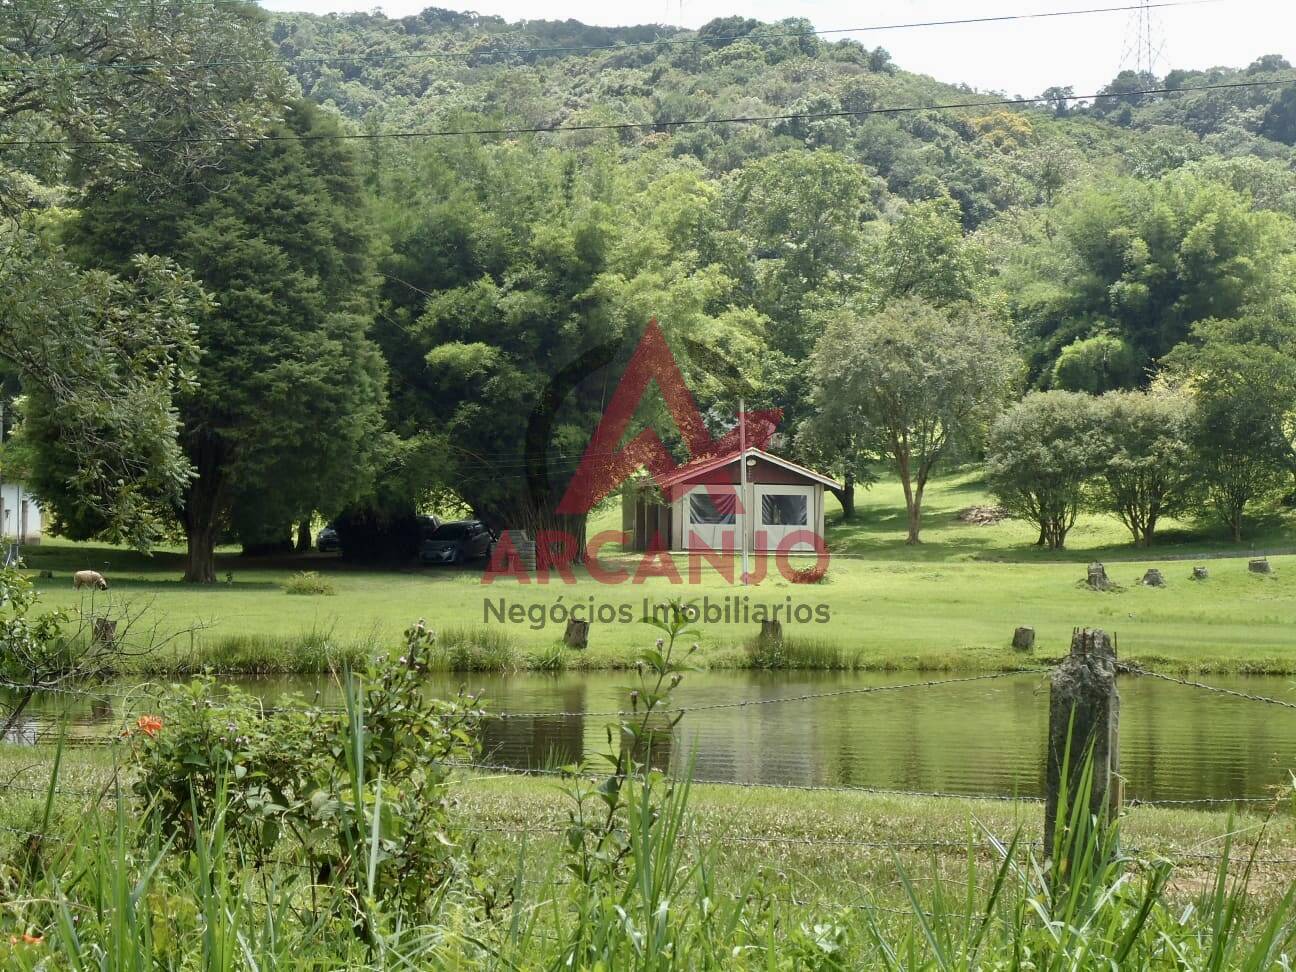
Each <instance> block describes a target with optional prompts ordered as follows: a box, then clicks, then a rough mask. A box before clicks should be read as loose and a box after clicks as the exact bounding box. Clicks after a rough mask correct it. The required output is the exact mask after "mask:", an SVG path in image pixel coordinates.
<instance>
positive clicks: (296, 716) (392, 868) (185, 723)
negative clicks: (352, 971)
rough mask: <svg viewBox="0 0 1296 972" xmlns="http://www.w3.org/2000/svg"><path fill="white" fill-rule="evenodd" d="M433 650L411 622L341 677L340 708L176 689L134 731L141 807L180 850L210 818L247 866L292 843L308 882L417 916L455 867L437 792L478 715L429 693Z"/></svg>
mask: <svg viewBox="0 0 1296 972" xmlns="http://www.w3.org/2000/svg"><path fill="white" fill-rule="evenodd" d="M431 647H432V637H431V635H430V633H429V632H428V631H427V629H426V627H425V626H424V625H423V622H421V621H420V622H419V623H418V624H417V625H416V626H415V627H413V628H411V629H409V630H408V631H407V632H406V644H405V650H404V653H403V654H401V655H400V656H399V657H398V658H390V657H385V658H382V659H380V660H378V661H376V662H374V663H373V664H372V665H371V666H370V670H369V672H368V673H367V674H366V675H365V676H364V677H360V678H357V677H353V676H348V678H347V680H346V683H345V688H346V701H347V705H346V708H345V710H343V711H336V710H335V711H330V710H325V709H322V708H319V707H318V706H314V705H306V704H304V703H303V702H301V701H300V700H289V701H288V702H286V703H284V704H281V705H280V706H278V707H276V708H275V709H273V710H265V709H263V708H262V707H261V706H259V705H258V704H257V703H256V701H255V700H254V699H252V698H251V697H250V696H248V695H246V694H244V693H242V692H241V691H239V690H237V689H234V688H224V689H223V690H222V692H221V693H220V694H219V695H218V694H217V693H216V690H215V685H214V683H213V682H212V681H211V680H210V679H208V680H199V681H195V682H193V683H191V684H190V685H188V686H183V687H180V686H177V687H175V688H173V689H172V690H171V692H170V693H169V694H168V695H166V696H165V697H164V698H163V700H162V703H161V706H160V708H159V710H158V713H157V714H156V715H149V716H145V717H141V718H140V720H139V723H138V725H137V727H136V729H135V730H134V731H133V732H132V734H131V735H132V754H133V762H134V769H135V771H136V779H135V782H134V784H133V789H134V792H135V794H136V795H137V796H138V798H139V800H140V803H141V806H142V808H143V811H144V812H145V814H146V815H148V816H149V817H151V818H152V819H153V821H155V823H156V825H157V826H158V828H159V829H160V830H161V832H162V833H164V834H165V835H167V836H168V837H169V838H170V839H171V840H173V841H174V842H175V843H176V845H178V846H180V847H184V848H191V847H194V846H195V842H196V841H198V840H199V838H200V836H201V835H202V834H203V833H204V832H207V831H209V830H210V829H211V828H212V827H213V826H216V825H217V822H219V826H220V828H221V829H222V831H223V832H224V834H225V835H227V838H228V839H229V841H230V842H231V843H232V844H234V845H235V846H237V847H238V848H240V850H241V851H242V853H243V854H244V855H246V856H247V857H248V858H250V859H251V860H253V861H255V862H261V861H266V860H269V859H271V858H272V856H277V854H278V852H279V848H280V845H281V844H284V843H287V844H290V845H293V846H292V849H291V850H292V851H295V852H296V853H297V854H300V855H301V857H303V858H304V859H305V861H306V862H307V864H308V866H309V870H310V872H311V873H313V874H315V875H316V879H315V880H316V883H319V884H333V885H335V886H337V887H338V889H339V890H341V891H342V892H343V893H345V894H346V895H348V896H353V897H354V898H355V900H357V901H363V900H365V899H366V897H368V898H372V899H374V900H378V901H387V902H396V903H399V904H400V905H402V906H404V907H414V908H418V907H420V906H421V905H423V904H424V903H426V902H427V901H428V900H429V898H430V896H432V895H434V894H435V893H436V891H437V889H439V888H441V887H443V886H444V885H445V883H446V882H447V881H449V880H450V879H451V878H452V877H453V875H454V873H455V871H456V869H457V867H458V862H457V860H456V859H455V857H454V855H453V848H454V840H453V839H452V834H453V827H452V821H451V819H450V802H449V799H448V797H447V796H446V792H445V790H446V787H445V784H446V782H447V779H448V776H449V774H450V772H451V769H450V764H451V763H453V762H455V761H456V760H458V761H462V760H463V759H466V758H470V757H472V756H473V755H474V754H475V751H476V749H475V743H474V739H475V732H474V730H475V728H476V726H477V723H478V721H479V719H480V715H481V712H480V709H479V708H478V707H477V704H476V700H475V699H474V698H472V697H465V696H460V697H459V698H458V699H455V700H453V701H440V700H430V699H427V698H425V696H424V692H423V688H422V684H423V681H424V676H425V675H426V673H427V670H428V666H427V660H428V655H429V654H430V651H431ZM288 856H292V853H291V851H290V852H289V854H288ZM360 930H361V931H363V929H360Z"/></svg>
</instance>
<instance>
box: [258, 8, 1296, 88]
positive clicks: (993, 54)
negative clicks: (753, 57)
mask: <svg viewBox="0 0 1296 972" xmlns="http://www.w3.org/2000/svg"><path fill="white" fill-rule="evenodd" d="M262 2H263V6H265V7H266V8H267V9H270V10H300V11H308V12H311V13H328V12H343V11H352V10H375V9H377V10H382V12H383V13H385V14H387V15H388V16H390V17H401V16H406V15H408V14H413V13H418V12H419V11H420V10H422V9H423V8H424V7H426V6H440V7H447V8H450V9H456V10H459V9H464V10H468V9H471V10H475V11H476V12H477V13H479V14H497V15H499V16H501V17H504V18H506V19H508V20H520V19H523V18H526V19H543V20H566V19H568V18H571V19H574V20H580V21H583V22H585V23H589V24H600V25H604V26H622V25H627V24H645V23H655V24H670V25H673V26H683V27H689V28H695V27H699V26H701V25H702V24H704V23H706V22H707V21H708V20H711V19H713V18H715V17H724V16H731V15H735V14H736V15H739V16H744V17H753V18H756V19H758V20H764V21H771V20H780V19H782V18H784V17H805V18H807V19H808V20H810V21H811V22H812V23H813V24H814V25H815V27H816V28H817V29H819V30H833V29H838V28H860V27H876V26H878V25H887V24H901V23H912V22H914V21H930V20H948V19H953V18H968V17H986V16H1000V15H1016V14H1032V13H1045V12H1053V11H1065V10H1080V9H1086V8H1093V7H1121V6H1128V5H1130V4H1132V3H1136V2H1137V0H871V2H870V0H864V2H859V0H854V2H852V0H796V2H794V0H619V2H614V3H609V2H608V0H472V3H471V5H470V6H462V7H461V6H459V5H457V4H456V2H455V0H437V2H435V3H433V2H428V0H381V2H378V3H374V2H372V0H370V2H369V3H365V2H363V0H262ZM1151 2H1152V3H1154V4H1155V3H1156V2H1158V0H1151ZM1148 17H1149V19H1150V20H1151V23H1152V27H1153V29H1152V31H1151V34H1152V37H1153V48H1154V54H1155V61H1154V64H1155V69H1156V72H1157V73H1158V74H1165V72H1166V71H1168V70H1169V69H1171V68H1205V67H1212V66H1216V65H1225V66H1230V67H1245V66H1246V65H1247V64H1250V63H1251V62H1252V61H1254V60H1255V59H1256V58H1257V57H1259V56H1260V55H1262V54H1282V55H1284V56H1285V57H1286V58H1287V59H1288V60H1290V61H1292V62H1293V63H1296V2H1294V0H1192V2H1191V4H1190V5H1186V6H1166V7H1162V8H1160V9H1153V10H1151V11H1150V13H1149V14H1148ZM834 36H846V37H853V38H855V39H856V40H859V41H860V42H861V43H863V44H866V45H867V46H869V47H876V46H879V45H880V46H882V47H885V48H886V49H887V50H889V51H890V52H891V54H892V56H893V58H894V59H895V61H896V63H897V64H898V65H899V66H900V67H902V68H904V69H906V70H909V71H917V72H919V73H922V74H930V75H932V76H933V77H935V78H937V79H939V80H941V81H947V82H951V83H955V82H962V83H966V84H969V85H972V86H973V87H974V88H977V89H979V90H983V91H1002V92H1005V93H1007V94H1010V95H1013V94H1022V95H1033V94H1038V93H1039V92H1041V91H1043V90H1044V89H1045V88H1049V87H1053V86H1055V85H1056V86H1067V85H1070V86H1072V87H1073V88H1074V89H1075V91H1076V93H1077V94H1092V93H1094V92H1096V91H1097V90H1098V89H1099V88H1100V87H1102V85H1104V84H1106V83H1107V82H1108V81H1110V80H1111V79H1112V77H1114V76H1115V75H1116V73H1117V72H1118V71H1120V70H1121V69H1122V68H1123V67H1131V68H1138V67H1141V66H1142V65H1141V64H1138V63H1136V61H1135V58H1134V56H1133V54H1132V52H1131V47H1132V46H1135V45H1133V41H1134V40H1135V39H1136V38H1137V37H1138V36H1140V32H1139V30H1138V14H1136V13H1132V12H1125V11H1120V12H1111V13H1094V14H1087V15H1083V16H1070V17H1058V18H1052V19H1035V20H1025V21H1012V22H1006V23H987V24H964V25H958V26H944V27H917V28H908V29H897V30H871V31H859V30H855V31H851V32H848V33H845V34H842V35H834ZM1144 50H1145V47H1144ZM1155 52H1159V53H1155ZM1146 60H1147V55H1146V53H1144V55H1143V61H1144V62H1146Z"/></svg>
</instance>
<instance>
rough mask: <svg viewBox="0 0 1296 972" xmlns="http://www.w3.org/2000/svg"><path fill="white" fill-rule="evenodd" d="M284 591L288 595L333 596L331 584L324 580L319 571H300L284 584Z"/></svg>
mask: <svg viewBox="0 0 1296 972" xmlns="http://www.w3.org/2000/svg"><path fill="white" fill-rule="evenodd" d="M284 591H285V592H286V593H288V594H301V595H304V596H307V597H309V596H312V595H317V594H327V595H333V594H336V593H337V591H335V590H334V589H333V582H332V581H330V580H327V579H326V578H324V577H323V576H322V575H321V574H320V573H319V571H315V570H301V571H298V572H297V573H295V574H293V575H292V576H291V577H289V578H288V580H286V581H285V582H284Z"/></svg>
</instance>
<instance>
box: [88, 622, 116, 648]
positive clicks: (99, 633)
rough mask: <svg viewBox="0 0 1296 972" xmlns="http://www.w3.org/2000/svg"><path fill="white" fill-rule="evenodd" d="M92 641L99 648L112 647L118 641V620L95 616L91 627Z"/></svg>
mask: <svg viewBox="0 0 1296 972" xmlns="http://www.w3.org/2000/svg"><path fill="white" fill-rule="evenodd" d="M90 643H91V644H92V645H95V646H96V647H99V648H111V647H112V646H113V645H115V644H116V643H117V622H116V621H109V620H108V619H107V618H95V619H94V627H93V628H92V629H91V634H90Z"/></svg>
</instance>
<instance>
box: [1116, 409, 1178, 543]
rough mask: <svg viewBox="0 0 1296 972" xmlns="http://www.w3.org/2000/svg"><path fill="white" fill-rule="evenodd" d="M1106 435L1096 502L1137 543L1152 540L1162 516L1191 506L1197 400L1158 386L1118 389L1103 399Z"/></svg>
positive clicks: (1170, 514) (1150, 541)
mask: <svg viewBox="0 0 1296 972" xmlns="http://www.w3.org/2000/svg"><path fill="white" fill-rule="evenodd" d="M1096 408H1097V421H1098V429H1099V435H1100V439H1101V447H1100V465H1101V469H1102V474H1101V475H1100V476H1099V477H1098V480H1097V490H1096V496H1095V506H1096V507H1097V508H1098V509H1100V510H1102V511H1104V512H1106V513H1110V514H1111V515H1113V516H1115V517H1116V518H1117V519H1118V520H1120V521H1121V523H1123V524H1124V525H1125V528H1126V529H1127V530H1129V532H1130V535H1131V536H1132V537H1133V539H1134V543H1135V544H1136V545H1137V546H1140V547H1150V546H1152V541H1153V539H1154V538H1155V536H1156V529H1157V524H1158V523H1159V522H1160V521H1161V518H1162V517H1165V516H1172V515H1174V514H1176V513H1179V512H1181V511H1183V510H1184V509H1186V508H1188V504H1189V502H1190V501H1191V499H1192V496H1193V487H1194V481H1195V479H1196V474H1195V470H1194V464H1193V452H1192V434H1193V421H1194V417H1193V403H1192V399H1191V397H1190V396H1188V395H1186V394H1184V393H1183V392H1182V391H1177V390H1172V389H1168V388H1164V387H1160V386H1157V387H1155V388H1153V389H1151V390H1149V391H1146V392H1138V391H1126V392H1112V393H1110V394H1107V395H1104V396H1102V397H1101V398H1100V399H1098V402H1097V406H1096Z"/></svg>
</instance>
